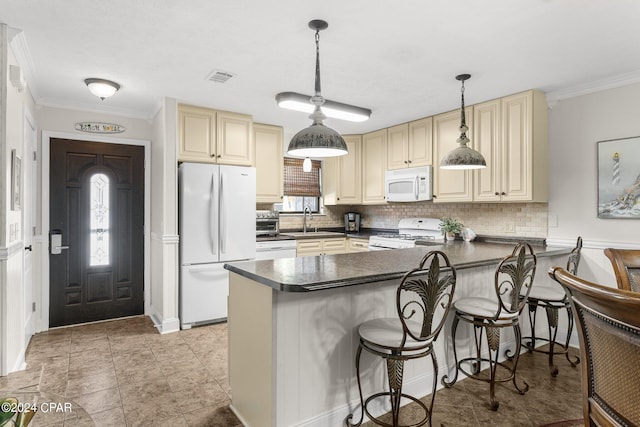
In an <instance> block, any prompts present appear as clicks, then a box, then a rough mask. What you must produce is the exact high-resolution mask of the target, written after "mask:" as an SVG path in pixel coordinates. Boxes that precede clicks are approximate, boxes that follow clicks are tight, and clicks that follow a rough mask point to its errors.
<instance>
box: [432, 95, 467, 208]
mask: <svg viewBox="0 0 640 427" xmlns="http://www.w3.org/2000/svg"><path fill="white" fill-rule="evenodd" d="M465 110H466V121H467V127H468V128H469V131H467V136H468V137H469V139H470V140H471V146H473V133H472V132H471V130H472V129H473V123H472V122H473V120H472V117H473V107H467V108H466V109H465ZM459 137H460V110H456V111H451V112H448V113H444V114H439V115H437V116H434V117H433V164H434V165H433V166H434V167H433V201H434V203H446V202H470V201H471V200H472V198H473V190H472V186H471V184H472V174H471V172H470V171H469V170H446V169H441V168H440V160H441V159H442V157H444V156H445V154H447V153H448V152H449V151H451V150H453V149H454V148H457V147H458V145H459V144H458V143H457V140H458V138H459Z"/></svg>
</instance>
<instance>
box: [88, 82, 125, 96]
mask: <svg viewBox="0 0 640 427" xmlns="http://www.w3.org/2000/svg"><path fill="white" fill-rule="evenodd" d="M84 83H85V84H86V85H87V87H88V88H89V90H90V91H91V93H92V94H94V95H95V96H97V97H98V98H100V99H101V100H103V101H104V100H105V98H109V97H110V96H113V94H114V93H116V92H117V91H118V89H120V85H119V84H118V83H116V82H112V81H111V80H105V79H85V80H84Z"/></svg>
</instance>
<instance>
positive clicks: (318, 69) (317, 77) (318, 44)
mask: <svg viewBox="0 0 640 427" xmlns="http://www.w3.org/2000/svg"><path fill="white" fill-rule="evenodd" d="M316 96H322V95H320V30H316Z"/></svg>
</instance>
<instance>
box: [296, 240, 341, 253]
mask: <svg viewBox="0 0 640 427" xmlns="http://www.w3.org/2000/svg"><path fill="white" fill-rule="evenodd" d="M346 252H347V239H346V238H345V237H336V238H331V239H301V240H298V241H296V256H319V255H330V254H344V253H346Z"/></svg>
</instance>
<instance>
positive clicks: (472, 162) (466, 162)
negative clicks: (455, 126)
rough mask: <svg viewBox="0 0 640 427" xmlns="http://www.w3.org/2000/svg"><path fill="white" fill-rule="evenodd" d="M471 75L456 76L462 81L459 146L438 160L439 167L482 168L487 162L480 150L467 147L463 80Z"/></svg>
mask: <svg viewBox="0 0 640 427" xmlns="http://www.w3.org/2000/svg"><path fill="white" fill-rule="evenodd" d="M470 77H471V75H470V74H460V75H459V76H456V80H459V81H461V82H462V89H461V93H462V107H461V113H460V138H458V140H457V142H458V144H460V146H459V147H457V148H455V149H453V150H451V151H450V152H449V153H447V154H446V155H445V156H444V157H443V158H442V160H441V161H440V168H441V169H482V168H486V167H487V162H486V161H485V160H484V157H482V154H480V152H478V151H476V150H474V149H473V148H471V147H469V145H468V144H469V142H471V141H469V138H467V131H468V130H469V128H468V127H467V121H466V118H465V113H464V81H465V80H468V79H469V78H470Z"/></svg>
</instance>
